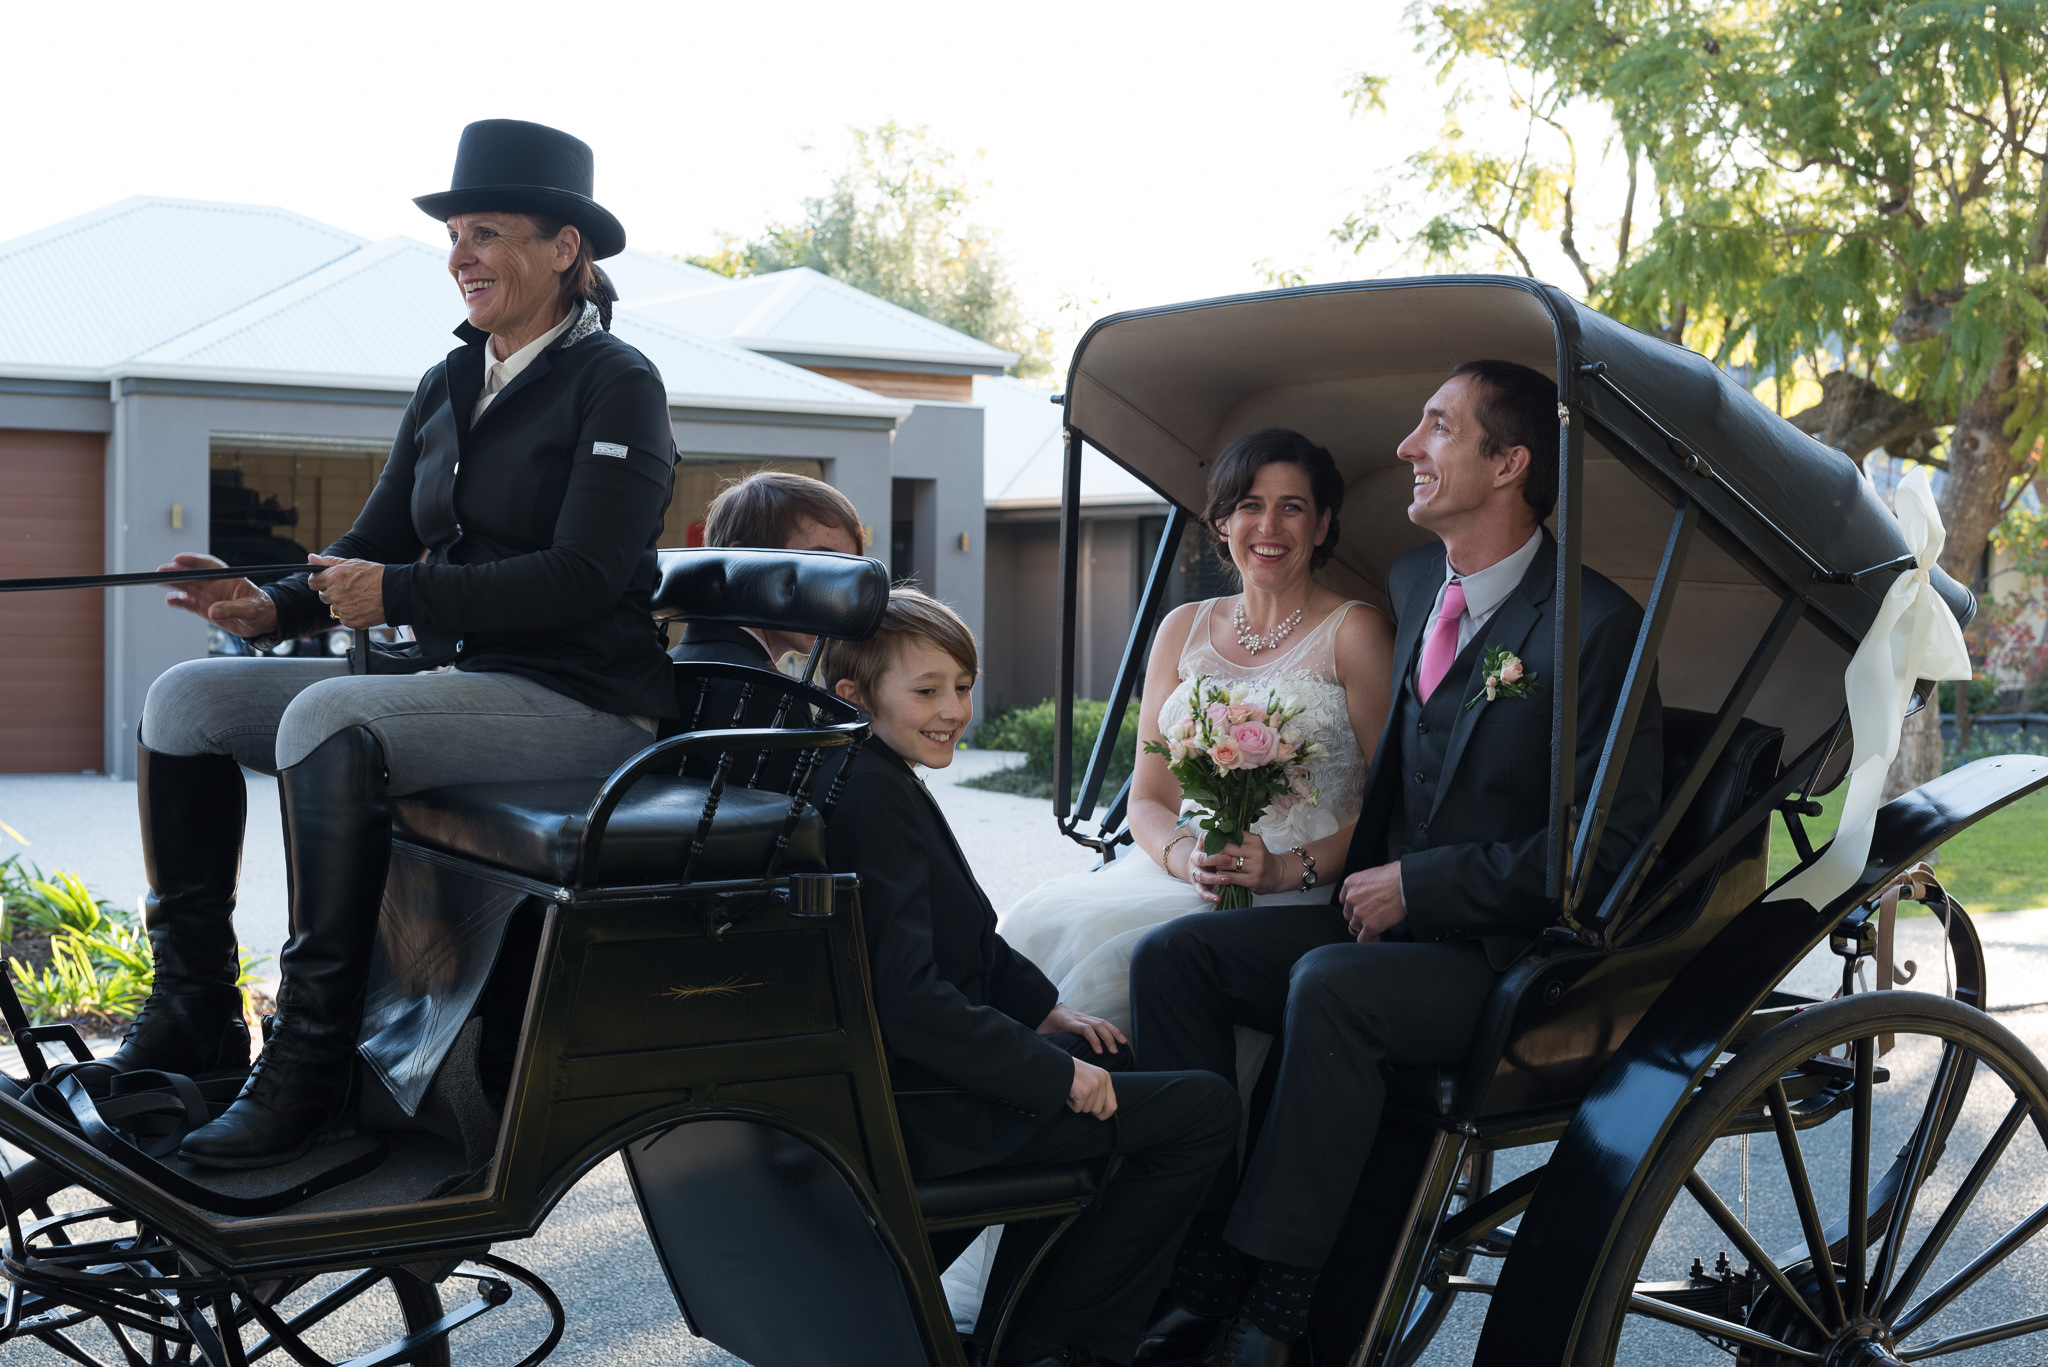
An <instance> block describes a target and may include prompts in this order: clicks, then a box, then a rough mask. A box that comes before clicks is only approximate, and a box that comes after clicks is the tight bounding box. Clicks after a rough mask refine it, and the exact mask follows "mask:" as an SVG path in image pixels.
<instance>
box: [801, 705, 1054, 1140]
mask: <svg viewBox="0 0 2048 1367" xmlns="http://www.w3.org/2000/svg"><path fill="white" fill-rule="evenodd" d="M825 849H826V855H827V858H828V863H829V866H830V867H831V868H834V869H840V870H844V871H848V872H852V873H855V874H858V875H859V876H860V914H861V924H862V925H863V927H864V928H865V929H866V932H867V943H868V959H869V965H870V976H871V979H872V982H873V984H874V998H875V1015H876V1016H877V1018H878V1019H879V1021H880V1024H881V1027H882V1042H883V1044H884V1045H886V1046H887V1048H888V1051H889V1074H890V1081H891V1083H892V1085H893V1086H894V1087H895V1088H896V1089H897V1090H898V1091H899V1092H902V1091H905V1090H909V1091H913V1092H915V1091H929V1090H933V1089H950V1088H959V1089H961V1090H960V1091H959V1092H958V1093H956V1094H950V1095H937V1096H933V1095H925V1096H904V1097H899V1099H898V1101H897V1105H896V1113H897V1116H898V1118H899V1120H900V1121H901V1123H902V1126H903V1146H904V1148H905V1150H906V1151H907V1152H908V1153H909V1156H910V1166H911V1169H912V1170H913V1171H914V1172H916V1173H917V1174H918V1175H919V1176H921V1177H943V1176H945V1175H946V1174H948V1173H954V1172H964V1171H966V1170H967V1169H969V1168H979V1167H986V1166H988V1165H990V1164H992V1163H999V1162H1001V1161H1002V1160H1003V1159H1004V1158H1006V1157H1008V1156H1009V1154H1010V1153H1011V1152H1013V1151H1014V1150H1015V1149H1016V1148H1017V1147H1018V1146H1019V1145H1021V1144H1022V1143H1023V1142H1024V1141H1025V1139H1027V1138H1029V1137H1030V1136H1031V1134H1032V1133H1033V1132H1034V1131H1036V1130H1037V1129H1038V1128H1039V1126H1041V1125H1042V1124H1043V1123H1044V1121H1045V1118H1046V1117H1047V1116H1048V1115H1051V1114H1055V1113H1057V1112H1058V1111H1059V1110H1060V1108H1061V1107H1063V1106H1065V1105H1066V1101H1067V1093H1068V1092H1069V1090H1070V1089H1071V1088H1072V1086H1073V1081H1074V1060H1073V1057H1072V1056H1071V1055H1069V1054H1068V1053H1067V1052H1066V1050H1064V1049H1062V1048H1060V1047H1059V1046H1058V1045H1057V1044H1054V1043H1053V1042H1052V1041H1051V1040H1049V1039H1047V1038H1046V1037H1045V1036H1044V1035H1041V1034H1039V1033H1038V1030H1037V1027H1038V1024H1039V1022H1040V1021H1043V1020H1044V1019H1045V1018H1046V1015H1047V1014H1048V1013H1049V1012H1051V1010H1052V1009H1053V1007H1054V1006H1055V1005H1057V1004H1058V1002H1059V992H1058V990H1057V989H1055V988H1054V987H1053V985H1052V984H1051V983H1050V982H1047V981H1046V977H1045V975H1044V974H1043V973H1041V972H1039V971H1038V967H1037V965H1035V964H1033V963H1032V962H1031V961H1030V960H1029V959H1027V958H1025V957H1024V956H1023V955H1022V954H1019V953H1018V952H1017V951H1016V950H1014V949H1011V948H1010V946H1009V945H1008V944H1006V943H1004V941H1003V937H1002V936H1000V935H998V934H996V913H995V908H994V907H992V906H991V905H989V900H988V896H987V894H986V893H984V892H982V890H981V885H980V884H979V883H977V882H975V881H974V874H973V871H972V870H970V869H969V868H968V866H967V857H966V856H965V855H964V854H962V853H961V851H960V847H959V845H958V844H956V843H955V842H954V839H953V831H952V828H951V827H950V826H948V825H947V824H946V818H945V816H944V814H942V813H941V812H940V811H939V808H938V804H937V803H936V802H934V801H933V800H932V796H931V794H930V793H929V792H927V791H926V790H925V788H924V785H923V784H922V783H920V782H919V781H918V779H917V776H916V775H915V774H914V773H912V772H911V768H910V766H909V765H908V764H907V763H905V762H904V761H903V760H902V759H901V758H900V757H899V756H898V755H897V754H896V752H895V751H893V750H891V749H890V748H889V747H888V746H887V745H885V744H883V743H882V741H881V740H880V739H878V738H870V739H869V741H868V743H867V745H866V746H865V747H864V748H863V749H862V750H861V752H860V754H859V755H858V756H857V757H855V759H854V761H853V766H852V768H851V769H850V770H849V771H848V772H847V778H846V789H845V791H844V792H843V793H841V794H840V798H839V805H838V806H837V807H836V808H834V809H833V813H832V820H831V821H830V822H828V823H827V824H826V827H825Z"/></svg>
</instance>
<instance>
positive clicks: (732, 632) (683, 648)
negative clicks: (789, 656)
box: [668, 622, 775, 671]
mask: <svg viewBox="0 0 2048 1367" xmlns="http://www.w3.org/2000/svg"><path fill="white" fill-rule="evenodd" d="M668 657H669V658H670V659H671V660H675V661H678V662H685V663H686V662H688V661H691V660H705V661H709V662H711V663H714V664H728V665H747V666H750V667H752V668H754V669H766V670H771V671H772V670H773V669H774V668H775V662H774V661H773V660H771V659H769V658H768V650H767V648H766V647H765V646H763V645H762V644H761V643H760V642H759V641H757V640H755V639H754V637H753V636H752V635H751V634H750V633H749V632H748V631H747V629H746V628H745V627H736V626H728V625H727V624H726V623H724V622H690V623H686V624H685V625H684V627H683V639H682V640H680V641H678V642H677V643H676V645H675V648H674V649H672V650H670V651H669V653H668Z"/></svg>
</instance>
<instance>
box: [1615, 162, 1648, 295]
mask: <svg viewBox="0 0 2048 1367" xmlns="http://www.w3.org/2000/svg"><path fill="white" fill-rule="evenodd" d="M1641 155H1642V154H1641V150H1640V149H1639V148H1637V147H1635V146H1633V145H1631V146H1630V147H1629V149H1628V198H1626V199H1624V200H1623V201H1622V202H1621V237H1620V239H1619V241H1617V242H1616V243H1615V248H1614V269H1616V270H1617V271H1618V270H1620V269H1621V268H1622V267H1623V266H1626V265H1627V264H1628V238H1629V232H1630V230H1631V229H1632V228H1633V227H1634V225H1635V218H1636V166H1637V163H1638V161H1639V160H1640V158H1641Z"/></svg>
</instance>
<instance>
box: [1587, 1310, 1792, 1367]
mask: <svg viewBox="0 0 2048 1367" xmlns="http://www.w3.org/2000/svg"><path fill="white" fill-rule="evenodd" d="M1628 1310H1629V1313H1630V1314H1631V1315H1641V1316H1643V1317H1644V1318H1646V1319H1653V1320H1662V1321H1664V1323H1666V1324H1675V1325H1677V1326H1678V1327H1679V1328H1681V1329H1690V1330H1692V1331H1693V1332H1694V1333H1695V1334H1712V1335H1714V1336H1715V1337H1716V1338H1724V1339H1727V1340H1728V1341H1729V1342H1731V1343H1740V1344H1742V1345H1744V1346H1745V1347H1749V1348H1760V1349H1762V1350H1763V1351H1764V1352H1766V1353H1781V1354H1783V1355H1784V1356H1786V1357H1788V1358H1792V1359H1793V1360H1795V1361H1798V1362H1819V1361H1820V1354H1819V1353H1816V1352H1813V1351H1811V1350H1809V1349H1805V1348H1794V1347H1793V1346H1792V1345H1791V1344H1789V1343H1785V1342H1783V1341H1781V1340H1779V1339H1774V1338H1772V1337H1771V1336H1770V1335H1769V1334H1759V1333H1758V1332H1757V1331H1756V1330H1754V1329H1751V1328H1749V1327H1748V1326H1747V1325H1741V1324H1737V1323H1735V1322H1734V1321H1733V1320H1724V1319H1718V1318H1716V1317H1715V1316H1713V1315H1702V1314H1701V1313H1700V1312H1699V1311H1697V1310H1687V1309H1685V1308H1684V1307H1683V1306H1677V1305H1666V1304H1665V1303H1664V1302H1663V1301H1657V1300H1651V1299H1650V1298H1649V1297H1648V1296H1630V1297H1629V1298H1628Z"/></svg>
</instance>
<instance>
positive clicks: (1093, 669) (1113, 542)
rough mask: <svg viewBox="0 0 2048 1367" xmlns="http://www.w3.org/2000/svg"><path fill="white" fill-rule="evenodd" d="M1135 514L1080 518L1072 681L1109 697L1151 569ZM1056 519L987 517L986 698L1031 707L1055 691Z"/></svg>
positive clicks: (1085, 692) (994, 703) (1087, 693)
mask: <svg viewBox="0 0 2048 1367" xmlns="http://www.w3.org/2000/svg"><path fill="white" fill-rule="evenodd" d="M1140 542H1141V534H1140V522H1139V519H1138V518H1137V517H1135V516H1129V515H1123V516H1112V517H1084V518H1083V519H1082V522H1081V557H1080V563H1081V585H1080V593H1079V600H1080V603H1081V604H1082V617H1081V622H1080V627H1079V630H1078V631H1077V632H1076V633H1075V637H1076V639H1075V646H1076V654H1077V657H1078V658H1077V659H1076V660H1075V662H1074V680H1075V688H1076V691H1077V693H1078V694H1079V696H1081V697H1084V698H1106V697H1108V696H1109V692H1110V689H1112V688H1113V687H1115V685H1116V671H1117V666H1118V665H1119V664H1121V663H1122V662H1123V650H1124V644H1125V641H1126V639H1127V638H1128V637H1129V635H1130V631H1131V622H1132V621H1133V620H1134V619H1135V618H1136V617H1137V615H1138V595H1139V594H1140V592H1141V591H1142V590H1143V587H1144V577H1145V574H1146V572H1147V571H1148V570H1149V569H1150V568H1151V566H1150V564H1149V563H1146V562H1144V561H1143V560H1142V548H1141V545H1140ZM1059 544H1060V529H1059V523H1058V522H1057V521H1056V520H1054V515H1053V514H1045V515H1042V516H1038V517H1033V518H1030V519H1028V520H1027V519H1011V518H1005V517H1001V516H998V517H996V518H994V519H992V520H991V521H990V522H989V524H988V583H989V598H988V622H989V628H988V638H987V639H988V670H987V674H986V677H987V680H988V684H987V687H988V703H989V706H990V707H992V708H1004V707H1029V706H1031V705H1033V704H1034V703H1038V702H1042V701H1043V700H1045V699H1047V698H1050V697H1052V696H1054V695H1055V694H1056V693H1057V692H1058V691H1059V679H1058V669H1059V579H1060V572H1059Z"/></svg>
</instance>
